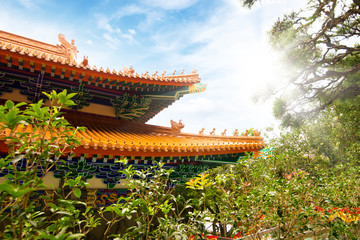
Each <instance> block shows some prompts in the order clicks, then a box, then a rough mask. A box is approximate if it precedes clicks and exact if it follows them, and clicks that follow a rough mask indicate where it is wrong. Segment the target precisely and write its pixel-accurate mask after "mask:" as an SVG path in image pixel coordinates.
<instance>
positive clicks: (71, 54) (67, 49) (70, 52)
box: [58, 33, 79, 62]
mask: <svg viewBox="0 0 360 240" xmlns="http://www.w3.org/2000/svg"><path fill="white" fill-rule="evenodd" d="M58 39H59V42H60V43H61V45H60V47H61V50H62V52H63V53H64V54H65V55H67V56H68V58H69V59H70V62H73V61H75V59H76V58H77V53H78V52H79V51H78V50H77V47H76V46H75V40H74V39H72V40H71V44H70V43H69V42H68V41H66V39H65V35H64V34H62V33H60V34H59V35H58Z"/></svg>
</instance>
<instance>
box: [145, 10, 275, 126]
mask: <svg viewBox="0 0 360 240" xmlns="http://www.w3.org/2000/svg"><path fill="white" fill-rule="evenodd" d="M275 7H279V6H275ZM271 9H272V8H271V7H268V8H267V9H263V11H264V13H263V14H261V12H260V13H258V14H257V16H256V17H254V16H253V15H251V14H253V13H252V12H251V11H248V10H246V9H244V8H234V7H233V4H229V5H225V6H223V7H220V8H219V9H218V10H217V11H216V12H215V13H214V14H213V15H212V17H211V18H209V19H207V20H206V21H205V22H197V23H191V24H187V25H184V26H182V27H180V28H176V29H174V31H173V32H171V31H169V32H166V33H158V35H157V36H155V37H154V40H155V41H157V45H156V47H155V49H154V51H153V53H155V52H157V53H158V52H160V53H162V54H163V55H164V60H163V62H168V63H175V64H176V66H181V67H183V66H188V67H189V68H190V69H192V68H197V69H198V72H199V74H200V77H201V78H202V79H203V80H202V81H203V82H204V83H208V87H207V90H206V91H205V92H204V93H201V98H199V97H196V96H195V95H196V94H195V95H189V96H185V97H184V98H182V99H180V100H179V102H181V103H175V104H173V105H172V106H170V107H169V108H168V109H165V110H164V111H163V112H161V113H160V114H159V115H158V116H156V117H155V118H154V119H152V120H151V121H150V123H153V124H158V125H168V122H169V121H170V119H171V118H173V119H177V118H181V119H182V120H183V122H184V123H185V128H184V131H185V132H197V131H198V130H199V129H200V128H201V127H206V128H210V127H211V128H212V127H215V128H218V129H223V128H227V129H228V130H229V131H230V130H231V131H232V130H233V129H235V128H238V129H239V130H244V129H246V128H251V127H255V128H259V129H264V128H265V127H266V126H268V125H270V124H271V123H273V122H274V121H275V120H274V118H273V117H272V113H271V112H272V104H271V101H267V102H266V103H262V104H261V105H256V104H255V103H253V102H252V100H251V99H252V96H253V95H254V93H256V92H259V91H260V88H261V87H262V86H264V85H266V82H271V83H274V82H275V81H277V79H278V78H280V77H279V75H278V71H277V68H278V67H277V65H276V62H275V61H274V56H273V55H271V54H270V47H269V46H268V44H267V39H266V31H267V30H268V27H269V25H266V24H259V20H258V19H257V18H261V20H262V21H266V20H265V19H270V18H273V16H272V15H271V14H269V12H267V11H271ZM192 45H195V47H194V50H193V51H190V53H189V52H187V53H183V52H182V50H184V49H187V48H189V46H190V47H191V46H192ZM206 110H209V111H208V112H207V111H206ZM186 123H191V124H190V126H189V124H186Z"/></svg>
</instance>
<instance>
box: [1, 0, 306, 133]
mask: <svg viewBox="0 0 360 240" xmlns="http://www.w3.org/2000/svg"><path fill="white" fill-rule="evenodd" d="M304 2H306V1H304V0H283V1H282V0H272V1H266V0H263V1H262V4H261V5H259V6H257V7H255V8H253V9H251V10H248V9H245V8H242V7H241V5H240V3H239V1H237V0H104V1H99V0H86V1H85V0H83V1H82V0H77V1H75V0H62V1H51V0H12V1H9V0H0V3H1V6H2V7H1V9H0V29H1V30H4V31H8V32H12V33H15V34H18V35H23V36H26V37H29V38H34V39H37V40H39V41H43V42H48V43H52V44H58V39H57V35H58V34H59V33H63V34H64V35H65V37H66V39H67V40H68V41H70V40H71V39H74V40H75V45H76V46H77V48H78V50H79V51H80V52H79V54H78V61H81V60H82V58H83V56H84V55H86V56H88V57H89V64H90V65H91V66H93V65H96V67H98V68H99V67H100V66H102V67H103V68H104V69H106V68H107V67H108V68H110V69H111V70H112V69H116V70H120V69H122V67H124V66H126V67H129V66H133V67H134V69H135V71H136V72H137V73H139V74H140V73H145V72H146V71H149V73H150V74H152V73H154V72H155V71H159V73H162V72H163V71H167V73H168V74H172V72H173V71H174V70H177V71H178V73H180V72H181V71H182V70H183V69H185V73H190V72H191V71H192V70H193V69H197V70H198V73H199V74H200V77H201V79H202V82H203V83H206V84H207V90H206V91H205V92H203V93H200V94H192V95H186V96H184V97H183V98H181V99H180V100H179V101H177V102H176V103H174V104H173V105H172V106H170V107H169V108H167V109H165V110H164V111H162V112H161V113H160V114H158V116H156V117H155V118H153V119H152V120H150V122H149V123H151V124H156V125H162V126H170V120H171V119H173V120H176V121H177V120H179V119H182V121H183V123H184V124H185V128H184V129H183V131H184V132H193V133H195V132H198V131H199V130H200V129H201V128H202V127H204V128H205V132H209V131H210V130H211V129H212V128H216V129H217V134H220V131H222V130H223V129H225V128H226V129H228V132H232V131H233V130H234V129H235V128H237V129H239V130H240V131H244V130H245V129H248V128H251V127H254V128H257V129H262V130H263V129H264V128H265V127H266V126H269V125H271V124H274V123H276V121H275V120H274V119H273V117H272V114H271V112H272V110H271V108H272V103H271V100H268V101H266V102H261V103H257V104H256V103H254V102H253V101H252V100H251V98H252V96H253V95H254V94H256V93H258V92H259V91H260V89H264V88H265V89H266V88H267V86H268V85H269V84H270V85H271V84H272V85H274V84H277V83H278V82H279V81H278V80H279V79H280V78H281V71H280V67H279V63H278V62H277V60H276V57H277V55H276V53H274V52H273V51H272V50H271V48H270V46H269V45H268V40H267V31H268V30H269V29H270V27H271V25H272V23H273V22H274V21H275V20H276V19H277V18H278V17H280V16H282V15H283V14H284V13H287V12H289V11H291V10H292V9H299V8H300V7H302V6H303V4H304Z"/></svg>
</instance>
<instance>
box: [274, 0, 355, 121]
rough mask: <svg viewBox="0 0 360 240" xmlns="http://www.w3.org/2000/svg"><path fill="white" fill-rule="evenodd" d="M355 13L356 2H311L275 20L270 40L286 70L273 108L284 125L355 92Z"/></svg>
mask: <svg viewBox="0 0 360 240" xmlns="http://www.w3.org/2000/svg"><path fill="white" fill-rule="evenodd" d="M359 17H360V4H359V3H358V2H357V1H353V2H352V1H340V0H330V1H329V0H320V1H318V0H311V1H309V2H308V7H307V9H305V10H302V11H299V12H293V13H290V14H287V15H285V16H284V17H283V18H281V19H280V18H279V19H278V20H277V21H276V22H275V23H274V25H273V28H272V30H271V31H270V33H269V34H270V42H271V43H272V45H273V47H274V48H275V49H276V50H278V51H279V52H281V53H282V54H283V57H284V61H283V62H284V65H285V68H286V69H287V70H288V71H290V72H289V76H288V77H287V80H288V81H287V86H286V88H285V89H278V90H283V91H284V92H283V93H282V94H281V97H280V98H279V99H278V100H277V101H276V105H275V108H274V112H275V116H276V117H278V118H281V119H282V120H283V124H284V125H285V126H289V125H290V126H294V125H295V126H296V125H298V124H299V123H302V122H303V121H304V119H307V118H309V117H311V116H315V115H317V114H318V113H319V112H320V111H322V110H324V109H325V108H326V107H327V106H329V105H331V104H332V103H334V101H336V100H337V99H342V98H350V99H351V98H353V97H356V96H358V95H359V94H360V85H359V76H360V75H359V74H360V72H359V70H360V47H359V44H358V38H359V36H360V31H359V28H358V26H359V23H360V22H359Z"/></svg>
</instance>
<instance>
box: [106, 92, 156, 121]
mask: <svg viewBox="0 0 360 240" xmlns="http://www.w3.org/2000/svg"><path fill="white" fill-rule="evenodd" d="M111 103H112V104H113V107H114V108H115V115H116V117H117V118H119V119H125V120H132V119H134V118H138V117H141V116H142V115H144V114H145V113H146V111H147V110H148V109H149V105H150V103H151V100H150V99H148V98H145V97H139V96H138V95H133V96H132V97H130V95H129V94H128V93H125V94H124V95H122V96H120V97H117V98H115V99H114V100H112V101H111Z"/></svg>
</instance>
